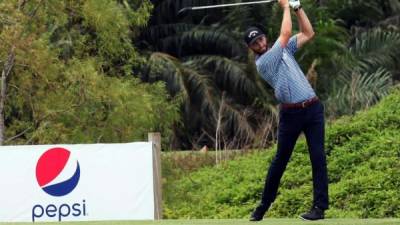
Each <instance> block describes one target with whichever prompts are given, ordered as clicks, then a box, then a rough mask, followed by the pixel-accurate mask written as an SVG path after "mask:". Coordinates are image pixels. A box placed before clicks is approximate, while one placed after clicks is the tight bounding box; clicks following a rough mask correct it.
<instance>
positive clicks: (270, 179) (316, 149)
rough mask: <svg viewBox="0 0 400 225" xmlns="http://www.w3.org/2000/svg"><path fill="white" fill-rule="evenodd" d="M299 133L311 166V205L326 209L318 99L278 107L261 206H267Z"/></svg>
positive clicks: (322, 130) (322, 129) (321, 111)
mask: <svg viewBox="0 0 400 225" xmlns="http://www.w3.org/2000/svg"><path fill="white" fill-rule="evenodd" d="M301 132H304V135H305V137H306V140H307V144H308V151H309V155H310V160H311V165H312V177H313V190H314V196H313V197H314V202H313V207H318V208H320V209H324V210H325V209H328V205H329V198H328V172H327V166H326V155H325V150H324V136H325V119H324V107H323V105H322V103H320V102H319V101H318V102H316V103H314V104H312V105H310V106H308V107H306V108H299V109H297V108H296V109H281V110H280V112H279V126H278V149H277V152H276V155H275V158H274V159H273V161H272V164H271V165H270V168H269V170H268V174H267V176H266V179H265V186H264V191H263V194H262V200H261V203H262V204H263V205H266V206H269V205H270V204H271V203H272V202H273V201H274V200H275V198H276V195H277V192H278V187H279V183H280V180H281V177H282V175H283V172H284V171H285V169H286V165H287V163H288V162H289V159H290V156H291V155H292V152H293V148H294V146H295V144H296V141H297V138H298V137H299V135H300V133H301ZM304 176H306V174H304Z"/></svg>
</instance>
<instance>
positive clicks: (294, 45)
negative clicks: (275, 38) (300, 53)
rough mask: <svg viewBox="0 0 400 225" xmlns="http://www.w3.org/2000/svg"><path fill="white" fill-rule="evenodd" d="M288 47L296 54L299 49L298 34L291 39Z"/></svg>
mask: <svg viewBox="0 0 400 225" xmlns="http://www.w3.org/2000/svg"><path fill="white" fill-rule="evenodd" d="M286 47H287V49H288V50H289V52H290V54H292V55H294V54H295V53H296V51H297V35H294V36H292V37H291V38H290V39H289V42H288V44H287V46H286Z"/></svg>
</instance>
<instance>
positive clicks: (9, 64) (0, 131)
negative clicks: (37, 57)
mask: <svg viewBox="0 0 400 225" xmlns="http://www.w3.org/2000/svg"><path fill="white" fill-rule="evenodd" d="M14 60H15V46H12V47H11V50H10V53H8V57H7V61H6V62H5V63H4V67H3V70H2V71H1V90H0V145H3V144H4V133H5V129H6V126H5V124H4V105H5V102H6V97H7V78H8V76H9V75H10V73H11V70H12V68H13V66H14Z"/></svg>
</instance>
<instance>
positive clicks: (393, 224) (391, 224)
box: [0, 219, 400, 225]
mask: <svg viewBox="0 0 400 225" xmlns="http://www.w3.org/2000/svg"><path fill="white" fill-rule="evenodd" d="M3 224H4V225H32V223H0V225H3ZM34 224H35V225H51V224H55V223H34ZM62 224H63V225H78V224H79V225H153V224H154V225H206V224H207V225H307V224H311V225H361V224H362V225H364V224H366V225H400V219H365V220H364V219H326V220H324V221H317V222H309V221H302V220H300V219H266V220H263V221H261V222H249V221H247V220H162V221H121V222H63V223H62Z"/></svg>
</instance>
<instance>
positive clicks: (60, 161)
mask: <svg viewBox="0 0 400 225" xmlns="http://www.w3.org/2000/svg"><path fill="white" fill-rule="evenodd" d="M152 157H153V155H152V144H151V143H148V142H141V143H128V144H93V145H36V146H2V147H0V222H30V221H32V222H37V221H88V220H152V219H154V191H153V158H152Z"/></svg>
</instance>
